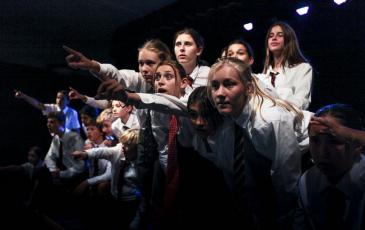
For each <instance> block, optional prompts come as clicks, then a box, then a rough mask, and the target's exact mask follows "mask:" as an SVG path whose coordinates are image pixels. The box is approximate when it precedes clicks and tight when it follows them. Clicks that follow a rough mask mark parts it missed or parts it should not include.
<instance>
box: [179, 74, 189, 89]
mask: <svg viewBox="0 0 365 230" xmlns="http://www.w3.org/2000/svg"><path fill="white" fill-rule="evenodd" d="M188 85H189V80H188V79H187V78H186V77H184V78H183V79H181V82H180V89H185V88H186V87H187V86H188Z"/></svg>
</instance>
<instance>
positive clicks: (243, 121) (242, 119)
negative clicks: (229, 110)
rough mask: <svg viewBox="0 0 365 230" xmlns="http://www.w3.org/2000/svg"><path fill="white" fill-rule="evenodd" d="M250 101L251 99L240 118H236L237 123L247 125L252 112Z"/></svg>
mask: <svg viewBox="0 0 365 230" xmlns="http://www.w3.org/2000/svg"><path fill="white" fill-rule="evenodd" d="M250 102H251V100H249V101H248V102H247V103H246V105H245V107H243V110H242V112H241V114H240V115H239V116H238V118H236V119H235V122H236V124H237V125H239V126H240V127H247V124H248V122H249V119H250V116H251V112H252V108H251V105H250Z"/></svg>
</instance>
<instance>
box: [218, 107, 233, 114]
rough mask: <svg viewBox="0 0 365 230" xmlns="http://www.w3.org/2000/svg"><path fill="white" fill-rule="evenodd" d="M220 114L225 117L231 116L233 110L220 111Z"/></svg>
mask: <svg viewBox="0 0 365 230" xmlns="http://www.w3.org/2000/svg"><path fill="white" fill-rule="evenodd" d="M218 112H219V113H220V114H222V115H224V116H229V115H231V114H232V110H231V109H227V108H222V109H218Z"/></svg>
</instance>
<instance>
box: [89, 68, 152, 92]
mask: <svg viewBox="0 0 365 230" xmlns="http://www.w3.org/2000/svg"><path fill="white" fill-rule="evenodd" d="M99 65H100V71H99V73H97V75H103V76H106V77H107V78H110V79H115V80H117V81H118V82H119V83H120V84H122V85H123V87H124V88H126V89H128V90H131V91H135V92H142V93H145V92H148V91H150V89H151V87H152V86H151V85H150V84H148V83H147V82H146V80H145V79H144V78H143V76H142V75H141V73H139V72H136V71H134V70H128V69H121V70H118V69H117V68H115V67H114V66H113V65H110V64H100V63H99ZM92 74H94V75H95V73H93V72H92Z"/></svg>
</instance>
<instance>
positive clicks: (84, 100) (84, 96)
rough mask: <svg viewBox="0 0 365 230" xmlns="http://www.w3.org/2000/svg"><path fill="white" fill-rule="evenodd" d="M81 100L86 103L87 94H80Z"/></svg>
mask: <svg viewBox="0 0 365 230" xmlns="http://www.w3.org/2000/svg"><path fill="white" fill-rule="evenodd" d="M81 100H82V102H84V103H86V102H87V96H86V95H82V96H81Z"/></svg>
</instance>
